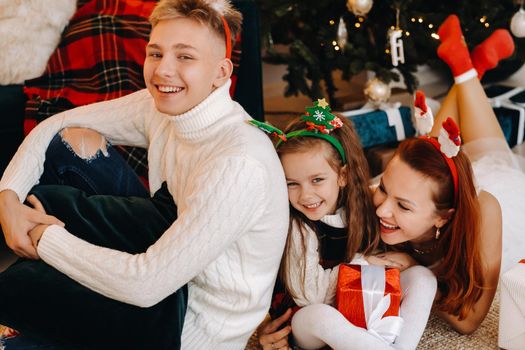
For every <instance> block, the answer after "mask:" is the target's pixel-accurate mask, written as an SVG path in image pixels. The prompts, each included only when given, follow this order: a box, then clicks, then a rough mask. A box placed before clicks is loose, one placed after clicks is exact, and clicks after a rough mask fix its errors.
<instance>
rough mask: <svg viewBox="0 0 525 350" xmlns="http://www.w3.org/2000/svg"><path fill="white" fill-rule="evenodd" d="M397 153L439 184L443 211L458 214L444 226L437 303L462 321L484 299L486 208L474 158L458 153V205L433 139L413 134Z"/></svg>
mask: <svg viewBox="0 0 525 350" xmlns="http://www.w3.org/2000/svg"><path fill="white" fill-rule="evenodd" d="M396 155H397V156H399V158H400V160H402V161H403V162H405V163H406V164H407V165H409V166H410V167H411V168H412V169H414V170H416V171H417V172H419V173H420V174H423V175H424V176H425V177H428V178H431V179H432V180H434V182H435V183H436V185H437V191H436V192H435V193H434V194H433V201H434V204H435V205H436V209H437V214H438V215H441V216H442V217H446V216H447V212H448V211H449V210H450V209H451V208H454V209H455V210H454V212H453V214H452V216H451V217H450V219H449V221H448V222H447V223H446V225H445V226H443V227H442V228H441V230H440V231H441V237H440V238H439V241H438V247H437V248H438V249H439V251H441V252H444V254H443V256H442V258H441V259H440V260H439V261H438V263H437V265H436V266H435V267H434V268H433V271H434V273H435V275H436V276H437V280H438V284H439V288H440V290H441V292H442V297H441V299H440V300H438V301H437V306H438V308H439V310H441V311H444V312H447V313H450V314H453V315H455V316H459V319H460V320H462V319H464V318H465V317H466V315H467V313H468V312H469V310H471V309H472V307H473V305H474V304H475V303H476V301H478V300H479V298H480V297H481V293H482V289H483V283H484V279H483V273H482V266H481V258H480V257H481V253H480V247H479V232H480V208H479V202H478V198H477V193H476V189H475V186H474V183H473V180H472V179H473V173H472V167H471V165H470V161H469V159H468V158H467V156H466V155H465V154H464V153H463V152H462V151H460V152H459V153H458V155H457V156H455V157H453V158H452V159H453V161H454V164H455V165H456V168H457V172H458V182H459V186H458V195H457V203H455V204H454V185H453V182H452V181H453V180H452V175H451V173H450V170H449V168H448V166H447V164H446V162H445V160H444V159H443V155H442V154H441V152H440V151H438V150H437V149H436V148H435V147H434V146H433V145H432V144H431V143H430V142H428V141H425V140H424V139H418V138H412V139H408V140H405V141H403V142H402V143H401V144H400V145H399V147H398V149H397V151H396Z"/></svg>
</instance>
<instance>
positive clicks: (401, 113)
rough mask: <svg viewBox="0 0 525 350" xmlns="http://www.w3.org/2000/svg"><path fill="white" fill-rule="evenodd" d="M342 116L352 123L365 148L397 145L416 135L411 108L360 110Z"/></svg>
mask: <svg viewBox="0 0 525 350" xmlns="http://www.w3.org/2000/svg"><path fill="white" fill-rule="evenodd" d="M340 114H341V115H342V116H344V117H347V118H349V119H350V120H351V121H352V123H353V124H354V128H355V130H356V132H357V134H358V135H359V138H360V140H361V145H362V146H363V148H369V147H372V146H378V145H384V144H389V143H395V142H398V141H401V140H403V139H405V138H407V137H412V136H414V135H415V133H416V130H415V129H414V126H413V124H412V115H411V111H410V108H409V107H405V106H401V107H398V108H389V109H376V110H372V109H360V110H353V111H347V112H341V113H340Z"/></svg>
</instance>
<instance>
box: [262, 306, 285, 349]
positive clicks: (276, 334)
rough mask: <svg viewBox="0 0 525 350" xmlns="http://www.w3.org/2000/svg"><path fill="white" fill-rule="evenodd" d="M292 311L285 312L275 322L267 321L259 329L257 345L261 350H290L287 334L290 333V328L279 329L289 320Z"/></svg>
mask: <svg viewBox="0 0 525 350" xmlns="http://www.w3.org/2000/svg"><path fill="white" fill-rule="evenodd" d="M291 315H292V309H288V310H286V312H285V313H284V314H282V315H281V316H280V317H278V318H276V319H275V320H269V321H267V322H265V323H263V324H261V326H260V327H259V330H258V334H259V344H261V346H262V348H263V350H273V349H286V350H287V349H290V347H289V346H288V334H290V332H291V331H292V327H291V326H286V327H284V328H282V329H279V328H280V327H281V326H282V325H283V324H284V323H285V322H287V321H288V320H289V319H290V316H291Z"/></svg>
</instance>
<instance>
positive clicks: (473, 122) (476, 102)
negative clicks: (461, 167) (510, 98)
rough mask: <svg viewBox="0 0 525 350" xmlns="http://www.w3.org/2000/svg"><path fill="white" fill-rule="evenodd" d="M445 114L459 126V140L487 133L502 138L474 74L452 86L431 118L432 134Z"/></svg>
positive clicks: (435, 134)
mask: <svg viewBox="0 0 525 350" xmlns="http://www.w3.org/2000/svg"><path fill="white" fill-rule="evenodd" d="M448 117H451V118H452V119H454V121H455V122H456V124H457V125H458V126H459V129H460V130H461V138H462V139H463V143H467V142H470V141H474V140H478V139H481V138H487V137H492V138H500V139H502V140H505V136H503V132H502V131H501V127H500V125H499V123H498V120H497V119H496V115H495V114H494V110H493V109H492V106H491V105H490V103H489V100H488V98H487V95H486V94H485V91H484V90H483V87H482V86H481V83H480V82H479V80H478V79H477V78H473V79H470V80H467V81H466V82H464V83H461V84H454V86H452V88H451V89H450V91H449V93H448V95H447V97H446V98H445V100H444V101H443V105H442V107H441V108H440V110H439V112H438V114H437V116H436V118H435V122H434V127H433V128H432V131H431V135H432V136H436V137H437V136H438V135H439V130H440V128H441V124H442V123H443V121H444V120H445V119H446V118H448Z"/></svg>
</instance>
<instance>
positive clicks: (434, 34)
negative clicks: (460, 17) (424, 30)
mask: <svg viewBox="0 0 525 350" xmlns="http://www.w3.org/2000/svg"><path fill="white" fill-rule="evenodd" d="M430 36H431V37H433V38H434V39H436V40H439V35H437V34H436V33H432V34H430Z"/></svg>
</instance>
